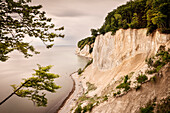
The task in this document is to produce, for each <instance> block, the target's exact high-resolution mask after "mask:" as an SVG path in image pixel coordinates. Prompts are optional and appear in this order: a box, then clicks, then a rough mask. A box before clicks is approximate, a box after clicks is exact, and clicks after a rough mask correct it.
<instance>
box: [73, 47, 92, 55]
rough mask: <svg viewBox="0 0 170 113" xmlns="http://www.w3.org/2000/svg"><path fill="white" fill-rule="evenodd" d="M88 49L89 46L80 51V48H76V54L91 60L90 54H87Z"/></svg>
mask: <svg viewBox="0 0 170 113" xmlns="http://www.w3.org/2000/svg"><path fill="white" fill-rule="evenodd" d="M89 49H90V47H89V45H85V46H84V48H83V49H82V50H80V48H77V49H76V54H77V55H80V56H83V57H88V58H92V54H90V53H89Z"/></svg>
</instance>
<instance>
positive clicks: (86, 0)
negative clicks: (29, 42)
mask: <svg viewBox="0 0 170 113" xmlns="http://www.w3.org/2000/svg"><path fill="white" fill-rule="evenodd" d="M127 1H129V0H33V4H34V5H35V4H36V5H38V4H41V5H42V6H43V8H42V10H44V11H45V12H46V13H47V16H48V17H50V18H52V21H53V23H54V24H55V25H56V26H64V27H65V30H64V31H63V33H64V34H65V38H64V39H61V38H58V39H56V40H55V45H76V44H77V42H78V41H79V40H81V39H83V38H86V37H88V36H90V29H92V28H95V29H96V28H100V27H101V26H102V24H103V22H104V18H105V17H106V16H107V14H108V12H110V11H112V10H113V9H115V8H117V7H118V6H120V5H122V4H125V3H126V2H127ZM35 42H36V43H37V41H36V40H35V41H34V43H35Z"/></svg>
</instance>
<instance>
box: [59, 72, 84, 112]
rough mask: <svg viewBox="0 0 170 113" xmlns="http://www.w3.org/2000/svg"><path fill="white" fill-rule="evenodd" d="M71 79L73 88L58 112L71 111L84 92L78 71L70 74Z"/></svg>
mask: <svg viewBox="0 0 170 113" xmlns="http://www.w3.org/2000/svg"><path fill="white" fill-rule="evenodd" d="M70 77H71V79H72V80H73V88H72V90H71V92H70V93H69V95H68V96H67V97H66V98H65V100H64V101H63V103H62V104H61V105H60V107H59V108H58V109H57V111H56V113H69V112H71V111H70V110H71V109H72V107H73V106H75V105H74V104H75V101H76V100H77V99H78V98H79V96H81V95H82V94H83V92H84V90H83V87H82V84H81V81H80V78H79V75H78V73H77V71H76V72H73V73H72V74H70Z"/></svg>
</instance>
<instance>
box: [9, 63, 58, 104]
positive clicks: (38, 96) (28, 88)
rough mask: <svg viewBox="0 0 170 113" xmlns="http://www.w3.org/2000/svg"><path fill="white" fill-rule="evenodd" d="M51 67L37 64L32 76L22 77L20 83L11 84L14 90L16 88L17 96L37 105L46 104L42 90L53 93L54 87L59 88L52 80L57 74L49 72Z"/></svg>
mask: <svg viewBox="0 0 170 113" xmlns="http://www.w3.org/2000/svg"><path fill="white" fill-rule="evenodd" d="M51 67H52V66H51V65H49V66H46V67H42V66H40V65H38V70H34V71H35V73H34V74H32V75H33V77H30V78H28V79H24V82H23V83H21V85H18V86H16V85H11V86H12V87H13V90H14V91H16V90H17V91H16V92H15V94H16V95H17V96H19V97H27V98H28V99H29V100H32V101H33V102H34V104H36V105H37V106H46V105H47V98H46V97H45V95H46V94H45V93H44V92H43V91H48V92H51V93H54V92H55V91H56V89H59V88H60V86H57V85H56V84H55V82H54V79H55V78H58V77H59V75H57V74H53V73H49V70H50V69H51ZM18 89H19V90H18Z"/></svg>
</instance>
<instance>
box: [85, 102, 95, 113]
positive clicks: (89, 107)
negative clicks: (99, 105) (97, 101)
mask: <svg viewBox="0 0 170 113" xmlns="http://www.w3.org/2000/svg"><path fill="white" fill-rule="evenodd" d="M93 107H94V106H93V104H92V103H89V104H88V105H87V106H84V107H83V113H86V112H88V111H89V112H90V111H91V110H92V109H93Z"/></svg>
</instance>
